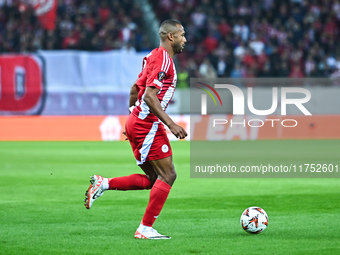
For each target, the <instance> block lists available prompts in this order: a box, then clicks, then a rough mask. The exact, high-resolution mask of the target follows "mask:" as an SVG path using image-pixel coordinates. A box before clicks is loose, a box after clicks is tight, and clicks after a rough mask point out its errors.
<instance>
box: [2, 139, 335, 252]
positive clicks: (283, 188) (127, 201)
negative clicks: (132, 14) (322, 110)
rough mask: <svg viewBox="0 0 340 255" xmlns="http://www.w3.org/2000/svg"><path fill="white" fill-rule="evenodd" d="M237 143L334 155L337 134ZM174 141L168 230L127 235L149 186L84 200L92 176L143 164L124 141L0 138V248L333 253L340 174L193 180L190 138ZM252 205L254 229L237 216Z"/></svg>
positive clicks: (162, 220) (161, 221)
mask: <svg viewBox="0 0 340 255" xmlns="http://www.w3.org/2000/svg"><path fill="white" fill-rule="evenodd" d="M240 143H242V145H244V150H248V153H249V154H251V153H252V151H254V150H257V151H259V150H262V151H263V153H262V154H260V155H262V156H259V158H258V161H259V162H260V161H261V160H265V157H266V152H268V151H266V150H269V149H266V148H273V147H275V148H277V150H278V152H279V153H282V154H280V155H285V153H286V152H287V151H288V150H289V148H292V147H293V148H300V149H301V155H302V156H303V157H304V160H306V159H307V160H308V158H310V159H315V158H317V157H320V155H324V157H327V158H325V160H329V159H332V160H333V161H334V160H338V161H339V155H340V154H339V148H340V140H315V141H311V140H309V141H242V142H239V141H233V142H231V145H238V146H239V144H240ZM287 144H288V145H287ZM267 145H271V146H267ZM283 145H284V146H283ZM172 146H173V152H174V162H175V167H176V170H177V173H178V178H177V180H176V182H175V184H174V186H173V189H172V190H171V192H170V195H169V198H168V200H167V202H166V204H165V206H164V208H163V211H162V212H161V214H160V216H159V218H158V219H157V221H156V223H155V225H154V227H155V228H156V229H157V230H158V231H159V232H160V233H164V234H169V235H170V236H171V237H172V239H171V240H135V239H134V238H133V235H134V232H135V230H136V228H137V227H138V225H139V223H140V220H141V218H142V216H143V213H144V211H145V208H146V205H147V202H148V197H149V191H146V190H145V191H107V192H106V193H105V194H104V195H103V197H101V198H100V199H98V200H97V201H96V202H95V204H94V205H93V207H92V209H91V210H86V209H85V207H84V205H83V199H84V192H85V190H86V189H87V188H88V185H89V177H90V175H93V174H101V175H103V176H105V177H114V176H123V175H129V174H133V173H141V171H140V170H139V168H138V167H137V166H136V164H135V161H134V158H133V155H132V152H131V149H130V146H129V144H128V142H107V143H106V142H1V143H0V180H1V184H0V208H1V210H0V222H1V225H0V254H6V255H7V254H340V231H339V230H340V223H339V222H340V220H339V216H340V200H339V197H340V196H339V195H340V179H335V178H333V179H330V178H328V179H288V178H285V179H279V178H277V179H266V178H263V179H255V178H253V179H251V178H243V179H216V178H215V179H203V178H202V179H193V178H190V172H189V168H190V167H189V166H190V159H189V154H190V153H189V148H190V145H189V142H174V143H172ZM315 148H319V149H315ZM324 150H327V153H325V151H324ZM318 151H322V153H323V154H318ZM267 155H268V154H267ZM287 155H288V154H287ZM234 156H235V157H237V155H234ZM239 157H242V155H240V156H239ZM261 157H262V158H261ZM321 157H322V156H321ZM283 158H284V156H283ZM320 159H321V160H322V158H320ZM238 160H241V159H238ZM285 160H286V161H285V162H286V163H287V164H288V163H290V159H289V157H288V158H286V159H285ZM253 205H257V206H260V207H262V208H264V209H265V210H266V211H267V213H268V215H269V225H268V228H267V229H266V230H265V231H264V232H263V233H261V234H259V235H251V234H248V233H246V232H245V231H243V230H242V228H241V226H240V222H239V221H240V216H241V213H242V212H243V210H244V209H245V208H247V207H249V206H253Z"/></svg>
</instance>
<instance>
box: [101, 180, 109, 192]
mask: <svg viewBox="0 0 340 255" xmlns="http://www.w3.org/2000/svg"><path fill="white" fill-rule="evenodd" d="M102 185H103V190H108V189H109V179H108V178H104V180H103V182H102Z"/></svg>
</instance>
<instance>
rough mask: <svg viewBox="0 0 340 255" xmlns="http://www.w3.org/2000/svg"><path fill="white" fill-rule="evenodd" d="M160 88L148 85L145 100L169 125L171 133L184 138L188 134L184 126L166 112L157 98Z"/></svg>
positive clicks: (151, 109) (152, 110) (158, 116)
mask: <svg viewBox="0 0 340 255" xmlns="http://www.w3.org/2000/svg"><path fill="white" fill-rule="evenodd" d="M158 92H159V89H158V88H156V87H152V86H149V87H146V90H145V94H144V97H143V99H144V102H145V103H146V104H147V105H148V106H149V108H150V111H151V112H152V113H153V114H155V115H156V116H157V118H159V119H160V120H161V121H162V122H163V123H164V124H165V125H167V126H168V128H169V129H170V131H171V133H173V134H174V135H175V136H176V137H177V138H179V139H184V138H185V137H186V136H187V135H188V134H187V132H186V131H185V129H184V128H182V127H181V126H179V125H177V124H176V123H175V122H174V121H173V120H172V119H171V118H170V117H169V115H168V114H166V112H165V111H164V110H163V109H162V106H161V104H160V103H159V100H158V98H157V93H158Z"/></svg>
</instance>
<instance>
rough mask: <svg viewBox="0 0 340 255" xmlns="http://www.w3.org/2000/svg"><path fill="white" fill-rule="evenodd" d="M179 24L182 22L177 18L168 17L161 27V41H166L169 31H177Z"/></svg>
mask: <svg viewBox="0 0 340 255" xmlns="http://www.w3.org/2000/svg"><path fill="white" fill-rule="evenodd" d="M177 25H181V26H182V24H181V22H179V21H178V20H175V19H167V20H164V21H163V22H162V24H161V25H160V27H159V32H158V33H159V37H160V38H161V41H163V42H164V41H165V39H166V37H167V36H168V33H175V32H177V30H178V27H177Z"/></svg>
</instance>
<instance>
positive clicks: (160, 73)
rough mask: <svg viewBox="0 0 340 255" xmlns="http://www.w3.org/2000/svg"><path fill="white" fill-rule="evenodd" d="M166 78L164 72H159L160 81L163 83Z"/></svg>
mask: <svg viewBox="0 0 340 255" xmlns="http://www.w3.org/2000/svg"><path fill="white" fill-rule="evenodd" d="M164 78H165V73H164V72H159V73H158V80H159V81H161V80H163V79H164Z"/></svg>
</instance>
